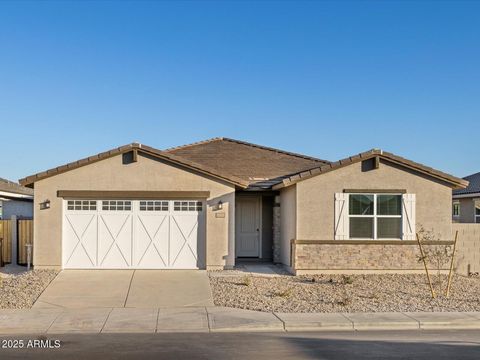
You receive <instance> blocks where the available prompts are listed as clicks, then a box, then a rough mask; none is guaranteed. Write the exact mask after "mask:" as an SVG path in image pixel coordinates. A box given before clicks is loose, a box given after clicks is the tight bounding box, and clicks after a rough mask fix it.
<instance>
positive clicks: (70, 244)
mask: <svg viewBox="0 0 480 360" xmlns="http://www.w3.org/2000/svg"><path fill="white" fill-rule="evenodd" d="M96 232H97V217H96V215H95V214H80V215H69V216H67V218H66V223H65V233H66V236H67V237H68V238H69V239H70V241H67V242H64V244H63V246H64V248H63V256H64V263H66V264H68V265H69V266H71V267H77V266H81V264H85V266H86V267H94V266H95V263H96V255H97V241H96V238H97V235H96Z"/></svg>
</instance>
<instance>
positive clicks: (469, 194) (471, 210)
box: [452, 172, 480, 224]
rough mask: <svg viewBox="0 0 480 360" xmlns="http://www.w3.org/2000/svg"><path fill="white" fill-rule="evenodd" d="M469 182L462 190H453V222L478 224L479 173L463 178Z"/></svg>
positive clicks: (479, 216)
mask: <svg viewBox="0 0 480 360" xmlns="http://www.w3.org/2000/svg"><path fill="white" fill-rule="evenodd" d="M463 179H464V180H466V181H468V182H469V185H468V186H467V187H466V188H464V189H457V190H453V206H452V216H453V221H454V222H460V223H477V224H478V223H480V172H478V173H476V174H472V175H469V176H466V177H464V178H463Z"/></svg>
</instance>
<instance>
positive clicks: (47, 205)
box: [40, 199, 50, 210]
mask: <svg viewBox="0 0 480 360" xmlns="http://www.w3.org/2000/svg"><path fill="white" fill-rule="evenodd" d="M45 209H50V200H48V199H47V200H45V201H43V202H41V203H40V210H45Z"/></svg>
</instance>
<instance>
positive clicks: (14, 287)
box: [0, 270, 58, 309]
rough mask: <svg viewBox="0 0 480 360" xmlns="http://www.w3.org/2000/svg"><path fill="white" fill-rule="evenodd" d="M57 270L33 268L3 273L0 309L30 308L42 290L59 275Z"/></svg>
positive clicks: (0, 280)
mask: <svg viewBox="0 0 480 360" xmlns="http://www.w3.org/2000/svg"><path fill="white" fill-rule="evenodd" d="M57 274H58V271H55V270H32V271H27V272H23V273H20V274H1V277H0V309H29V308H31V307H32V305H33V303H34V302H35V300H37V298H38V297H39V296H40V294H41V293H42V291H43V290H44V289H45V288H46V287H47V286H48V284H50V282H51V281H52V280H53V279H54V278H55V276H57Z"/></svg>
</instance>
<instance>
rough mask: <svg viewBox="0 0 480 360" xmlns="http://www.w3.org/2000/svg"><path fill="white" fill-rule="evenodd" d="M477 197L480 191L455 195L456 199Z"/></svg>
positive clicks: (479, 195)
mask: <svg viewBox="0 0 480 360" xmlns="http://www.w3.org/2000/svg"><path fill="white" fill-rule="evenodd" d="M476 197H480V192H478V193H471V194H461V195H453V198H454V199H464V198H476Z"/></svg>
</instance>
